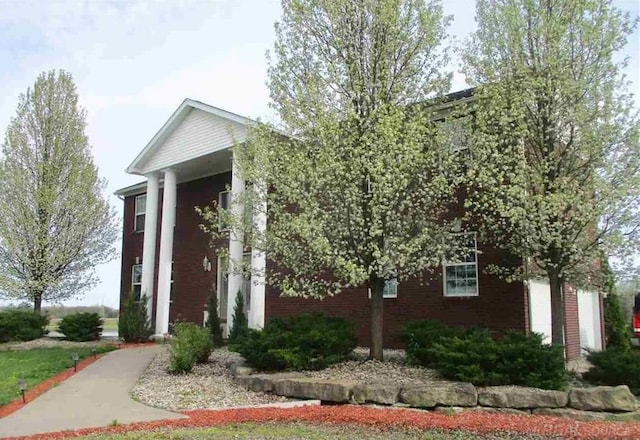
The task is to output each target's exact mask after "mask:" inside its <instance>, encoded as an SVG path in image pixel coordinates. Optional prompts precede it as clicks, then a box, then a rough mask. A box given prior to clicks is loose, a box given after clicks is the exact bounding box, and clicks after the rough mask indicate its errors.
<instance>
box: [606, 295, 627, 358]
mask: <svg viewBox="0 0 640 440" xmlns="http://www.w3.org/2000/svg"><path fill="white" fill-rule="evenodd" d="M604 334H605V341H606V346H607V348H620V349H622V350H630V349H631V328H630V323H629V322H627V320H626V318H625V316H624V312H623V310H622V306H621V304H620V297H618V295H617V294H616V293H615V292H610V293H609V294H608V295H607V297H606V298H605V299H604Z"/></svg>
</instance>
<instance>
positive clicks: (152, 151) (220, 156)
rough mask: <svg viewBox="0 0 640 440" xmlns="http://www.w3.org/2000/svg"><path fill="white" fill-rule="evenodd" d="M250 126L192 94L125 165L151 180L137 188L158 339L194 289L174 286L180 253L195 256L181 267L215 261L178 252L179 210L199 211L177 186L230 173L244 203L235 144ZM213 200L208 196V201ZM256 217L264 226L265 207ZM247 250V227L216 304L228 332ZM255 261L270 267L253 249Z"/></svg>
mask: <svg viewBox="0 0 640 440" xmlns="http://www.w3.org/2000/svg"><path fill="white" fill-rule="evenodd" d="M252 123H253V121H251V120H249V119H246V118H243V117H241V116H238V115H235V114H233V113H229V112H226V111H224V110H220V109H217V108H215V107H212V106H208V105H206V104H203V103H200V102H198V101H193V100H190V99H187V100H185V101H184V102H183V103H182V105H181V106H180V107H179V108H178V110H176V112H175V113H174V114H173V115H172V116H171V118H170V119H169V120H168V121H167V123H166V124H165V125H164V126H163V127H162V128H161V129H160V131H159V132H158V133H157V134H156V135H155V136H154V137H153V139H152V140H151V141H150V142H149V144H148V145H147V146H146V147H145V148H144V150H143V151H142V152H141V153H140V154H139V155H138V157H136V159H135V160H134V161H133V162H132V163H131V165H130V166H129V167H128V168H127V172H128V173H131V174H138V175H141V176H144V177H145V178H146V185H137V186H136V187H137V190H138V191H139V192H141V193H142V194H146V201H145V210H144V215H145V218H144V232H143V234H144V237H143V243H142V258H141V265H142V276H141V285H140V293H141V294H146V295H147V297H148V311H149V317H150V318H151V319H154V322H153V326H154V329H155V334H156V336H162V335H164V334H166V333H168V332H169V324H170V315H171V313H170V310H171V304H172V302H173V298H174V296H176V295H180V292H182V291H186V289H187V288H188V286H180V285H174V279H173V278H174V277H173V275H174V271H173V267H174V263H177V262H176V258H182V259H186V258H189V261H180V267H182V268H186V269H183V272H186V271H190V272H191V271H196V270H200V271H202V270H204V271H207V270H209V271H210V270H211V266H210V264H209V267H207V265H206V263H205V265H204V267H203V257H204V261H205V262H206V261H212V260H215V258H214V257H215V256H213V255H207V254H205V255H204V256H201V255H198V256H197V258H193V256H192V255H188V256H182V255H178V256H177V255H176V254H175V252H174V250H175V245H176V244H175V236H176V233H175V230H176V219H177V217H176V209H177V207H178V206H180V209H181V210H182V212H181V214H184V211H187V212H188V213H189V214H192V213H193V211H194V206H192V205H191V204H190V202H189V201H186V200H185V201H182V200H180V193H179V191H178V185H179V184H183V183H185V182H190V181H194V180H197V179H202V178H204V177H205V176H215V175H220V174H221V173H228V172H229V171H231V179H230V180H231V181H230V182H229V183H230V185H229V186H230V188H229V196H230V199H231V200H234V201H235V200H238V199H239V198H240V196H241V194H242V193H243V191H244V190H245V182H244V179H243V178H242V176H241V175H240V173H239V170H238V168H237V167H236V166H235V165H234V160H233V148H232V147H233V145H234V144H236V143H239V142H242V141H244V139H246V133H247V126H248V125H250V124H252ZM126 191H127V188H125V189H123V190H121V192H120V193H121V195H129V194H126ZM211 201H212V200H207V201H205V204H208V203H210V202H211ZM262 208H264V207H262ZM230 209H232V210H236V211H238V210H239V212H241V210H242V207H241V206H240V205H239V204H237V203H231V204H230ZM257 215H258V217H256V219H257V220H256V221H257V222H258V224H260V225H265V226H266V215H265V213H264V209H259V210H257ZM180 218H182V217H180ZM158 219H160V220H158ZM179 221H180V220H179ZM158 222H159V223H160V228H159V230H158ZM155 231H157V233H154V232H155ZM156 254H157V255H156ZM244 254H245V252H244V239H243V236H242V233H241V231H236V230H232V231H230V239H229V256H230V258H229V260H228V262H227V263H228V266H229V267H228V268H227V270H225V271H224V272H226V273H228V278H227V279H225V280H224V281H225V282H226V283H228V284H227V288H226V289H224V290H226V292H224V293H227V294H228V297H227V298H220V297H219V298H218V303H219V304H224V305H225V306H226V310H224V311H223V310H220V312H221V313H220V314H221V315H226V318H227V323H226V326H225V332H226V331H228V329H229V328H230V327H231V325H232V322H231V321H232V319H233V308H234V305H235V296H236V295H237V294H238V292H240V291H241V289H242V287H243V283H244V281H245V280H244V278H243V275H242V274H241V273H239V271H238V270H235V269H236V268H237V266H238V265H239V264H242V261H243V257H244ZM251 264H252V266H254V267H257V268H262V269H264V267H265V264H266V262H265V256H264V254H263V253H261V252H258V251H254V252H252V253H251ZM262 272H263V270H262V271H260V273H257V274H254V275H253V276H252V277H251V282H250V286H251V287H250V293H249V295H250V303H251V307H250V309H249V310H248V315H249V324H250V326H251V327H253V328H260V327H263V326H264V303H265V299H264V295H265V279H264V275H263V274H262ZM185 278H187V277H185ZM156 280H157V281H156ZM154 282H157V285H154ZM183 284H186V283H183ZM214 285H215V283H214ZM245 285H246V283H245ZM154 293H155V294H154ZM154 298H155V301H154ZM194 307H195V305H194ZM225 312H226V313H225Z"/></svg>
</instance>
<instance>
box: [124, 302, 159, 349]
mask: <svg viewBox="0 0 640 440" xmlns="http://www.w3.org/2000/svg"><path fill="white" fill-rule="evenodd" d="M148 300H149V298H148V297H147V295H142V296H141V297H140V300H139V301H136V296H135V293H134V292H130V293H129V295H128V296H127V299H126V302H125V303H124V306H123V307H122V316H120V319H119V320H118V335H119V337H120V338H122V339H124V341H125V342H149V337H150V336H151V335H153V329H152V328H151V323H150V322H149V316H148V314H147V301H148Z"/></svg>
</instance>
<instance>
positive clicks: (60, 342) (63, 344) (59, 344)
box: [0, 337, 118, 351]
mask: <svg viewBox="0 0 640 440" xmlns="http://www.w3.org/2000/svg"><path fill="white" fill-rule="evenodd" d="M117 342H118V341H117V340H116V339H101V340H99V341H89V342H72V341H65V340H64V339H60V338H47V337H45V338H39V339H34V340H33V341H26V342H6V343H3V344H0V351H13V350H31V349H33V348H74V347H78V348H83V347H97V346H101V345H113V344H115V343H117Z"/></svg>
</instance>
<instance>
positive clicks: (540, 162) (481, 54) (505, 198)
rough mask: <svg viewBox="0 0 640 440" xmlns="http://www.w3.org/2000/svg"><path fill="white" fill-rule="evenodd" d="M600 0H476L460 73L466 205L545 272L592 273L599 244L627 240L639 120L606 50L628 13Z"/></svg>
mask: <svg viewBox="0 0 640 440" xmlns="http://www.w3.org/2000/svg"><path fill="white" fill-rule="evenodd" d="M611 4H612V2H611V1H609V0H553V1H552V0H478V2H477V20H478V31H477V32H476V33H475V34H474V35H473V36H472V40H471V42H470V43H469V45H468V47H467V48H466V52H465V65H466V66H467V71H466V73H467V75H468V78H470V79H471V80H472V81H473V82H474V83H475V84H478V85H480V87H478V89H477V93H476V102H475V104H474V106H473V111H474V112H475V113H474V118H473V129H474V135H473V136H471V137H470V140H471V142H472V145H471V149H470V152H471V159H472V160H471V163H470V169H469V174H468V180H467V182H468V185H469V191H468V192H469V198H468V199H467V203H466V205H467V208H468V209H469V210H470V212H471V213H472V214H473V215H474V216H475V217H476V219H477V220H479V221H478V224H481V225H484V235H485V238H490V239H493V240H494V241H495V242H496V243H497V244H498V245H499V246H501V247H504V248H506V249H509V250H510V251H512V252H513V253H514V254H516V255H523V256H525V257H526V259H525V261H526V264H525V265H524V267H520V268H519V269H518V271H516V272H513V271H511V272H509V273H505V275H508V276H512V277H520V278H521V277H524V278H530V277H536V276H541V275H542V276H545V277H547V278H548V279H549V281H550V287H551V302H552V341H553V343H554V344H563V343H564V334H563V317H564V314H563V310H564V304H563V302H564V298H563V285H564V284H565V283H567V282H570V283H572V284H574V285H577V286H593V285H597V284H598V277H599V272H600V267H599V265H598V264H597V262H598V261H599V260H600V256H601V253H602V252H604V253H605V254H609V255H615V256H618V257H625V256H629V255H631V254H633V252H635V251H637V249H638V232H639V231H638V204H639V202H640V197H639V196H640V181H639V178H640V175H639V173H638V171H639V169H640V146H639V136H640V125H639V123H638V118H637V115H636V114H635V112H634V111H633V108H632V102H631V97H630V95H629V94H627V93H625V91H624V90H625V83H624V81H623V77H622V75H621V69H622V68H623V67H624V61H622V62H616V61H615V54H616V52H618V51H619V50H620V49H621V48H622V47H623V46H624V45H625V43H626V37H627V36H628V35H629V34H630V32H631V30H632V28H633V23H632V22H631V21H630V19H629V17H628V16H626V15H624V14H622V13H621V12H620V11H618V10H616V9H615V8H614V7H613V6H612V5H611Z"/></svg>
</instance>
